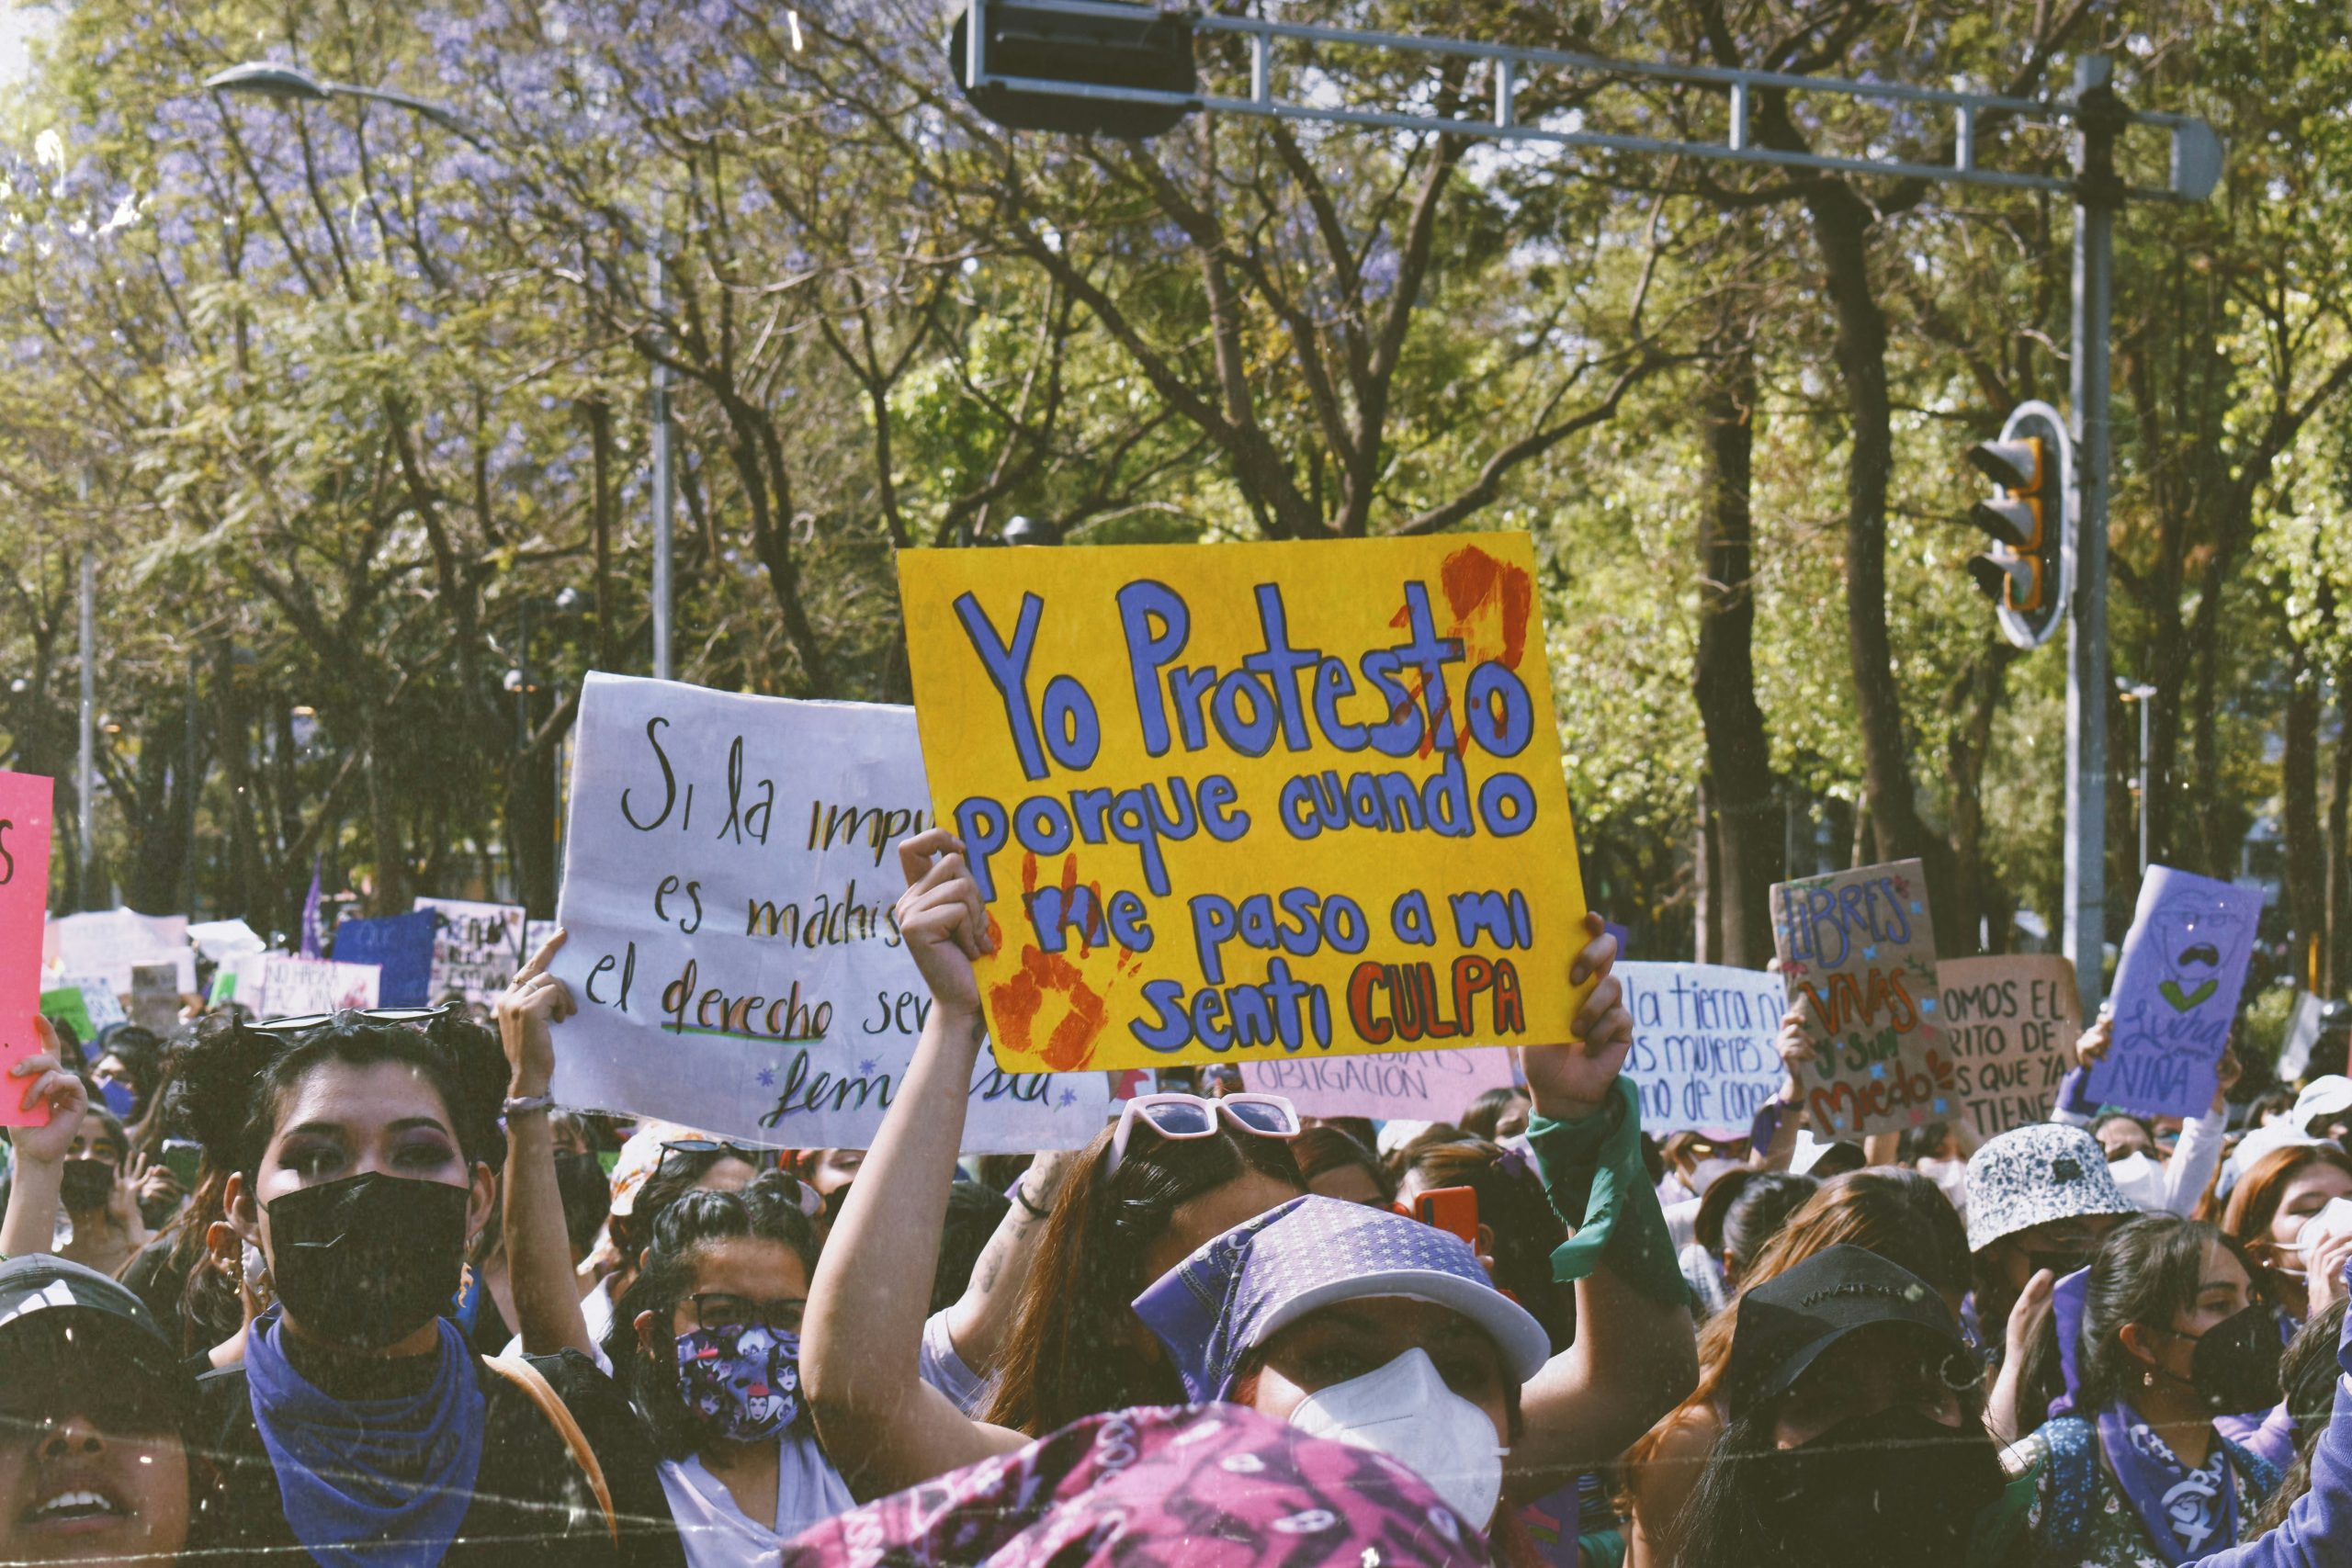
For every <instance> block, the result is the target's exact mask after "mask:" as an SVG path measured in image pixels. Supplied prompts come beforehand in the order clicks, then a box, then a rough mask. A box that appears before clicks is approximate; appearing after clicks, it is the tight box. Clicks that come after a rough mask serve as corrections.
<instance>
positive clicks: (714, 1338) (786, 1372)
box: [678, 1323, 800, 1443]
mask: <svg viewBox="0 0 2352 1568" xmlns="http://www.w3.org/2000/svg"><path fill="white" fill-rule="evenodd" d="M678 1393H679V1395H680V1397H682V1398H683V1399H684V1400H685V1402H686V1409H687V1410H688V1411H689V1412H690V1413H691V1414H692V1415H693V1416H694V1419H695V1424H696V1425H697V1426H699V1427H701V1428H702V1429H703V1430H704V1431H705V1432H707V1433H708V1434H709V1435H710V1436H711V1437H713V1438H718V1440H720V1441H721V1442H729V1443H756V1442H760V1441H762V1440H763V1439H765V1438H773V1437H775V1435H776V1434H777V1433H779V1432H781V1431H783V1430H784V1429H785V1428H786V1427H789V1426H791V1425H792V1423H793V1420H794V1418H795V1417H797V1416H798V1415H799V1414H800V1337H799V1336H798V1335H797V1334H789V1333H786V1331H784V1330H783V1329H780V1328H769V1327H766V1326H764V1325H761V1324H756V1323H743V1324H734V1325H729V1326H727V1327H725V1328H697V1329H695V1331H694V1332H693V1333H691V1334H681V1335H679V1336H678Z"/></svg>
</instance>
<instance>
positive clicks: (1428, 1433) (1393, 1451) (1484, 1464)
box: [1290, 1349, 1508, 1530]
mask: <svg viewBox="0 0 2352 1568" xmlns="http://www.w3.org/2000/svg"><path fill="white" fill-rule="evenodd" d="M1290 1424H1291V1425H1292V1426H1294V1427H1297V1428H1298V1429H1299V1430H1301V1431H1303V1432H1306V1433H1308V1434H1310V1435H1312V1436H1314V1437H1317V1438H1331V1439H1332V1440H1334V1441H1335V1442H1341V1443H1351V1444H1353V1445H1354V1446H1355V1447H1357V1448H1360V1449H1370V1450H1373V1451H1374V1453H1383V1454H1386V1455H1387V1456H1388V1457H1389V1458H1390V1459H1393V1460H1395V1461H1397V1463H1398V1464H1401V1465H1403V1466H1404V1467H1405V1468H1406V1469H1407V1470H1409V1471H1411V1472H1413V1473H1414V1474H1416V1475H1418V1476H1419V1477H1420V1478H1421V1479H1422V1480H1423V1481H1426V1482H1428V1483H1430V1486H1432V1487H1434V1488H1435V1489H1436V1491H1437V1495H1439V1496H1440V1497H1442V1498H1444V1499H1445V1502H1446V1505H1447V1506H1449V1507H1451V1508H1452V1509H1453V1511H1454V1512H1455V1513H1457V1514H1460V1515H1461V1516H1462V1517H1463V1518H1464V1520H1465V1521H1467V1522H1468V1523H1469V1525H1470V1526H1471V1528H1472V1529H1479V1530H1483V1529H1486V1528H1487V1523H1488V1522H1489V1521H1490V1520H1491V1519H1492V1518H1493V1517H1494V1513H1495V1504H1496V1502H1497V1501H1498V1500H1499V1499H1500V1498H1501V1496H1502V1494H1503V1455H1504V1453H1505V1452H1506V1451H1508V1450H1505V1449H1503V1448H1502V1447H1501V1446H1499V1445H1498V1444H1497V1443H1496V1441H1495V1424H1494V1422H1492V1421H1491V1420H1489V1419H1487V1413H1486V1412H1485V1411H1483V1410H1481V1409H1479V1408H1478V1407H1477V1406H1476V1405H1475V1404H1471V1403H1470V1402H1469V1401H1468V1400H1466V1399H1464V1398H1463V1397H1462V1396H1461V1395H1460V1394H1458V1393H1454V1392H1453V1390H1452V1389H1450V1388H1448V1387H1446V1386H1445V1380H1444V1379H1443V1378H1442V1377H1440V1376H1439V1375H1438V1371H1437V1366H1436V1364H1435V1363H1434V1362H1432V1361H1431V1360H1430V1359H1429V1355H1428V1353H1427V1352H1426V1351H1423V1350H1419V1349H1413V1350H1408V1351H1406V1352H1405V1353H1404V1354H1403V1355H1401V1356H1399V1357H1397V1359H1395V1360H1393V1361H1391V1362H1389V1363H1388V1364H1387V1365H1386V1366H1385V1367H1383V1368H1381V1369H1380V1370H1379V1371H1373V1372H1366V1373H1364V1375H1363V1376H1362V1377H1360V1378H1350V1379H1349V1380H1348V1381H1347V1382H1340V1383H1333V1384H1332V1385H1331V1386H1330V1387H1329V1388H1327V1389H1325V1390H1323V1391H1322V1392H1321V1393H1317V1394H1314V1395H1312V1396H1311V1397H1309V1398H1308V1399H1307V1400H1306V1403H1304V1404H1301V1405H1299V1407H1298V1408H1297V1409H1295V1410H1294V1411H1292V1412H1291V1415H1290Z"/></svg>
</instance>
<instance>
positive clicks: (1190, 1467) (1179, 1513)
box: [784, 1404, 1489, 1568]
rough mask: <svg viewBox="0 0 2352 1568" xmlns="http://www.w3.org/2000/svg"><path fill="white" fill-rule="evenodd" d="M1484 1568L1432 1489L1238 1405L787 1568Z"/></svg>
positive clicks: (1465, 1529) (969, 1487)
mask: <svg viewBox="0 0 2352 1568" xmlns="http://www.w3.org/2000/svg"><path fill="white" fill-rule="evenodd" d="M1488 1561H1489V1559H1488V1557H1487V1548H1486V1543H1485V1542H1484V1541H1483V1540H1481V1539H1480V1538H1479V1536H1478V1534H1477V1532H1476V1531H1475V1530H1473V1529H1470V1527H1469V1526H1467V1525H1465V1524H1464V1523H1463V1522H1462V1519H1461V1517H1459V1516H1458V1515H1456V1514H1455V1513H1454V1512H1453V1510H1452V1509H1451V1508H1448V1507H1447V1506H1445V1505H1444V1504H1443V1503H1442V1502H1440V1501H1438V1497H1437V1494H1436V1493H1434V1492H1432V1491H1430V1488H1429V1485H1428V1483H1425V1482H1423V1481H1422V1480H1421V1479H1420V1478H1419V1476H1417V1475H1414V1474H1413V1473H1412V1472H1409V1471H1408V1470H1406V1469H1405V1468H1404V1467H1403V1466H1401V1465H1399V1464H1397V1463H1396V1462H1395V1461H1391V1460H1389V1459H1386V1458H1384V1457H1383V1456H1381V1455H1379V1454H1376V1453H1374V1452H1372V1451H1371V1450H1368V1449H1358V1448H1351V1447H1349V1446H1347V1445H1346V1444H1343V1443H1335V1442H1331V1441H1329V1440H1327V1439H1325V1438H1312V1437H1309V1436H1307V1435H1306V1433H1304V1432H1301V1431H1298V1430H1296V1429H1295V1428H1293V1427H1285V1426H1283V1425H1281V1424H1280V1423H1278V1422H1275V1421H1271V1420H1268V1419H1267V1418H1266V1417H1265V1416H1261V1415H1259V1414H1257V1413H1256V1412H1255V1411H1252V1410H1247V1409H1244V1408H1242V1407H1241V1406H1239V1405H1237V1404H1202V1405H1186V1406H1181V1407H1180V1406H1166V1407H1159V1408H1144V1409H1135V1410H1114V1411H1113V1412H1111V1413H1110V1414H1109V1415H1107V1416H1089V1417H1088V1418H1087V1419H1085V1420H1083V1421H1075V1422H1072V1423H1071V1424H1070V1425H1069V1426H1067V1427H1063V1428H1062V1429H1061V1430H1060V1431H1058V1432H1056V1433H1054V1434H1052V1435H1051V1436H1050V1437H1046V1438H1039V1439H1038V1440H1037V1441H1036V1442H1034V1443H1032V1444H1030V1445H1029V1446H1028V1447H1027V1448H1025V1449H1023V1450H1021V1451H1020V1452H1018V1453H1014V1454H1008V1455H1006V1456H1005V1457H1003V1458H1002V1459H996V1460H987V1461H982V1462H980V1463H978V1464H974V1465H967V1466H966V1467H965V1468H964V1469H962V1470H958V1471H953V1472H949V1473H948V1474H945V1475H943V1476H941V1477H939V1478H938V1479H937V1480H935V1481H929V1482H925V1483H923V1484H922V1485H920V1486H915V1487H910V1488H909V1489H908V1490H906V1491H904V1492H900V1493H897V1494H895V1495H891V1496H888V1497H882V1498H877V1499H876V1501H874V1502H871V1503H868V1504H866V1505H865V1506H864V1507H862V1508H856V1509H853V1510H852V1511H851V1512H849V1513H846V1514H843V1515H842V1516H841V1517H838V1518H833V1519H828V1520H826V1521H825V1522H824V1523H823V1524H821V1525H819V1526H818V1527H816V1528H815V1529H811V1530H809V1531H806V1532H805V1533H803V1534H801V1535H799V1536H797V1537H796V1538H794V1539H793V1540H790V1541H788V1542H786V1545H785V1548H784V1568H950V1565H953V1568H980V1565H983V1564H984V1565H985V1568H1081V1565H1088V1564H1097V1563H1105V1564H1107V1563H1138V1564H1143V1563H1148V1564H1159V1563H1166V1564H1170V1565H1171V1568H1173V1565H1176V1564H1183V1565H1185V1568H1193V1565H1199V1568H1274V1565H1276V1564H1280V1565H1283V1568H1291V1565H1296V1568H1306V1565H1307V1564H1323V1563H1341V1564H1346V1565H1347V1568H1406V1565H1420V1564H1430V1565H1434V1564H1438V1563H1470V1564H1483V1563H1486V1562H1488Z"/></svg>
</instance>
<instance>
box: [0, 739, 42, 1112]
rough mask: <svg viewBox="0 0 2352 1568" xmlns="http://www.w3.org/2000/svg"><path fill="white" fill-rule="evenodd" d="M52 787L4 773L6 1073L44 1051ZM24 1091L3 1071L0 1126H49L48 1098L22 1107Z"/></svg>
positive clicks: (1, 915)
mask: <svg viewBox="0 0 2352 1568" xmlns="http://www.w3.org/2000/svg"><path fill="white" fill-rule="evenodd" d="M50 795H51V781H50V780H48V779H45V778H43V777H41V776H40V774H38V773H0V1073H5V1072H6V1069H7V1068H9V1067H10V1066H14V1065H15V1064H16V1063H17V1062H20V1061H22V1060H23V1059H24V1058H26V1057H27V1056H29V1055H34V1054H35V1053H36V1052H38V1051H39V1050H40V1036H39V1035H37V1034H35V1033H34V1032H33V1020H34V1019H35V1018H36V1017H37V1016H39V1014H40V942H41V925H42V922H43V921H44V920H46V919H48V918H49V812H50ZM12 1083H13V1087H11V1085H12ZM23 1089H24V1086H23V1085H22V1084H21V1083H14V1082H13V1080H10V1079H7V1078H5V1077H0V1127H45V1126H47V1125H49V1107H48V1106H47V1105H46V1104H40V1105H36V1106H34V1108H33V1109H32V1110H30V1111H25V1110H21V1109H19V1107H18V1101H19V1100H22V1099H23Z"/></svg>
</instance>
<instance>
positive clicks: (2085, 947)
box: [2060, 56, 2148, 1022]
mask: <svg viewBox="0 0 2352 1568" xmlns="http://www.w3.org/2000/svg"><path fill="white" fill-rule="evenodd" d="M2075 103H2076V104H2077V105H2078V106H2079V114H2078V119H2077V126H2076V129H2077V130H2078V132H2079V134H2078V135H2077V137H2076V139H2075V141H2076V145H2075V344H2074V364H2073V366H2072V367H2070V368H2071V382H2072V385H2071V387H2070V389H2069V390H2070V392H2071V397H2070V399H2069V400H2070V401H2071V402H2072V403H2073V404H2074V414H2075V419H2074V424H2075V429H2074V436H2075V528H2074V536H2075V537H2074V542H2073V549H2074V552H2075V570H2074V590H2075V602H2074V604H2073V605H2072V606H2071V608H2070V615H2069V619H2068V623H2067V636H2066V660H2067V670H2066V892H2065V905H2064V923H2063V926H2062V929H2061V938H2060V940H2061V943H2062V946H2063V950H2064V953H2065V954H2066V956H2067V957H2068V958H2069V959H2071V960H2073V961H2074V964H2075V987H2076V989H2077V990H2078V991H2079V992H2080V994H2081V997H2082V1004H2083V1020H2084V1021H2085V1022H2088V1021H2090V1020H2091V1019H2092V1018H2093V1017H2095V1016H2096V1015H2097V1013H2098V1004H2099V1002H2100V1000H2101V998H2104V997H2105V996H2106V994H2107V992H2106V981H2105V973H2104V970H2105V963H2106V954H2107V711H2108V709H2107V705H2108V702H2109V696H2110V694H2109V688H2108V675H2107V491H2108V477H2109V472H2110V471H2111V459H2112V454H2111V452H2110V449H2109V439H2108V438H2109V429H2108V404H2107V396H2108V380H2107V372H2108V322H2109V320H2110V319H2111V317H2112V316H2113V314H2114V304H2115V297H2114V296H2115V289H2114V286H2115V209H2116V208H2117V207H2119V206H2120V205H2121V203H2122V191H2121V188H2120V184H2119V182H2118V181H2117V179H2116V177H2115V138H2116V135H2117V133H2118V132H2119V131H2120V130H2121V129H2122V126H2123V118H2122V107H2121V106H2120V104H2118V103H2117V102H2116V99H2115V93H2114V89H2113V88H2112V87H2111V86H2109V66H2108V62H2106V61H2105V60H2103V59H2099V58H2098V57H2096V56H2093V57H2090V58H2086V59H2084V60H2080V61H2077V62H2075ZM2147 808H2148V807H2147V802H2146V798H2145V796H2144V795H2143V797H2142V800H2141V805H2140V809H2141V810H2142V811H2143V813H2144V812H2145V811H2146V810H2147Z"/></svg>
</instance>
